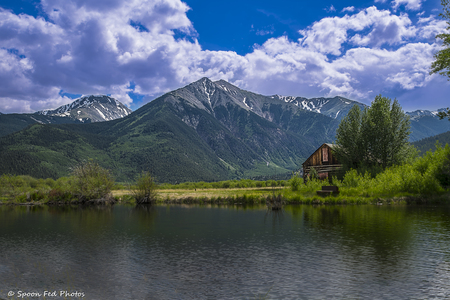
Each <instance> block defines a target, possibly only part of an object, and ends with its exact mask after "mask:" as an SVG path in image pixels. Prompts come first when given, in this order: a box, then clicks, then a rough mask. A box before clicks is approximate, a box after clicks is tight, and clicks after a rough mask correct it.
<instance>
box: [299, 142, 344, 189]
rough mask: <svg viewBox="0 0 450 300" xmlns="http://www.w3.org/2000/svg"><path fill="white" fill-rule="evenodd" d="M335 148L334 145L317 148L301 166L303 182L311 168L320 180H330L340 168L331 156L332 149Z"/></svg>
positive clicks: (340, 165)
mask: <svg viewBox="0 0 450 300" xmlns="http://www.w3.org/2000/svg"><path fill="white" fill-rule="evenodd" d="M334 147H336V145H334V144H323V145H322V146H320V147H319V149H317V150H316V151H315V152H314V153H313V154H312V155H311V156H310V157H309V158H308V159H307V160H306V161H305V162H304V163H303V164H302V166H303V180H305V181H306V179H307V178H308V175H309V172H310V171H311V167H314V169H316V171H317V173H318V174H319V177H320V179H326V178H328V179H330V180H331V176H333V175H335V174H336V172H337V171H338V170H339V169H340V168H342V164H340V163H339V162H338V161H337V159H336V157H335V156H334V155H333V152H332V149H333V148H334Z"/></svg>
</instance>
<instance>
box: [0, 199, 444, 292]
mask: <svg viewBox="0 0 450 300" xmlns="http://www.w3.org/2000/svg"><path fill="white" fill-rule="evenodd" d="M10 291H12V292H14V293H15V295H16V296H15V297H17V295H18V294H17V293H18V292H19V291H21V292H29V293H31V292H33V293H40V294H42V295H43V293H44V291H49V292H52V291H56V292H57V294H58V295H59V292H60V291H68V292H78V293H84V294H83V295H84V297H83V298H81V297H80V295H81V294H78V297H76V296H77V295H75V294H74V296H73V297H70V296H68V297H66V299H262V298H263V296H264V295H266V294H267V296H266V298H265V299H433V298H435V299H442V298H450V208H448V207H431V206H369V205H365V206H320V207H313V206H287V207H285V208H284V210H283V212H282V213H275V212H267V210H266V209H265V207H264V206H253V207H246V208H244V207H235V206H234V207H223V206H222V207H217V206H216V207H211V206H157V207H153V208H145V207H144V208H134V207H127V206H114V207H112V208H111V207H103V208H102V207H89V208H80V207H8V206H0V298H3V299H16V298H14V297H8V292H10ZM28 299H44V298H43V297H29V298H28ZM46 299H60V297H47V298H46Z"/></svg>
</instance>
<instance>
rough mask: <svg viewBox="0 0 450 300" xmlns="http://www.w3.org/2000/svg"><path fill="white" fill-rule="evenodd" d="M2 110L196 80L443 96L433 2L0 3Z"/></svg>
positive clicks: (409, 100) (261, 87)
mask: <svg viewBox="0 0 450 300" xmlns="http://www.w3.org/2000/svg"><path fill="white" fill-rule="evenodd" d="M0 7H1V9H0V82H2V83H1V84H0V112H3V113H12V112H33V111H37V110H41V109H50V108H56V107H58V106H60V105H63V104H66V103H69V102H71V101H72V99H74V98H76V97H79V96H80V95H87V94H108V95H112V96H114V97H115V98H117V99H119V100H120V101H122V102H123V103H125V104H127V105H128V106H130V107H131V108H132V109H136V108H138V107H140V106H142V105H143V104H145V103H147V102H149V101H151V100H153V99H155V98H156V97H158V96H160V95H161V94H163V93H165V92H168V91H170V90H173V89H176V88H179V87H182V86H184V85H186V84H189V83H191V82H193V81H196V80H198V79H200V78H202V77H205V76H206V77H209V78H211V79H212V80H219V79H224V80H227V81H229V82H231V83H233V84H235V85H237V86H239V87H241V88H243V89H246V90H250V91H253V92H256V93H261V94H265V95H273V94H281V95H290V96H303V97H322V96H324V97H332V96H337V95H339V96H344V97H347V98H349V99H352V100H356V101H360V102H363V103H366V104H370V102H371V101H372V100H373V99H374V97H375V96H376V95H378V94H382V95H383V96H387V97H390V98H397V99H398V100H399V101H400V104H401V105H402V107H403V108H404V110H407V111H411V110H415V109H437V108H441V107H447V106H450V105H449V102H450V101H449V100H450V99H449V95H450V82H449V81H448V80H447V79H446V78H444V77H442V76H440V75H436V74H435V75H431V76H430V75H429V74H428V73H429V70H430V69H429V68H430V64H431V62H432V61H433V54H434V53H436V52H437V51H438V50H439V49H440V44H439V42H436V40H435V38H434V36H435V35H436V34H437V33H440V32H443V31H445V30H446V27H447V26H448V24H447V23H446V22H445V21H443V20H442V19H440V18H439V16H438V14H439V12H440V11H441V6H440V1H439V0H372V1H354V0H345V1H288V0H278V1H268V0H259V1H256V0H251V1H246V0H241V1H236V0H229V1H205V0H186V1H180V0H96V1H91V0H42V1H39V0H32V1H29V0H14V1H12V0H0Z"/></svg>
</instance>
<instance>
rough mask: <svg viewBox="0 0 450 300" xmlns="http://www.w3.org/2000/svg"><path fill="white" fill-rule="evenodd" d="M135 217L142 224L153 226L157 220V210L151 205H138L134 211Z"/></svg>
mask: <svg viewBox="0 0 450 300" xmlns="http://www.w3.org/2000/svg"><path fill="white" fill-rule="evenodd" d="M132 214H133V216H136V217H137V218H138V220H139V221H140V222H141V223H144V224H147V225H148V224H153V223H154V222H155V220H156V216H157V210H156V208H155V206H154V205H151V204H137V205H136V206H135V207H134V208H133V210H132Z"/></svg>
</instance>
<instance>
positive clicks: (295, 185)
mask: <svg viewBox="0 0 450 300" xmlns="http://www.w3.org/2000/svg"><path fill="white" fill-rule="evenodd" d="M302 184H303V179H302V178H300V177H299V176H298V174H294V175H292V177H291V179H290V180H289V185H290V186H291V190H292V191H293V192H297V191H298V190H300V187H301V185H302Z"/></svg>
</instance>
